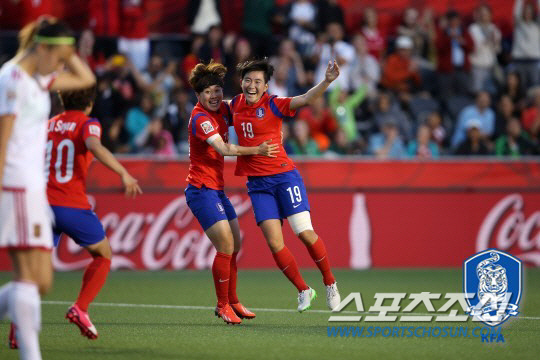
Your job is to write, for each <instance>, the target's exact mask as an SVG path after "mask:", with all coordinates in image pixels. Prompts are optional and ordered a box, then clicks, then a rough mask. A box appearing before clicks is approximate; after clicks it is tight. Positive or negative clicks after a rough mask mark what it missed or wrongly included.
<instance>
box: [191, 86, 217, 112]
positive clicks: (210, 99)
mask: <svg viewBox="0 0 540 360" xmlns="http://www.w3.org/2000/svg"><path fill="white" fill-rule="evenodd" d="M197 99H198V100H199V102H200V103H201V105H202V106H203V107H204V108H205V109H206V110H210V111H218V110H219V106H220V105H221V102H222V101H223V88H222V87H221V86H219V85H211V86H209V87H207V88H205V89H204V90H203V91H201V92H200V93H197Z"/></svg>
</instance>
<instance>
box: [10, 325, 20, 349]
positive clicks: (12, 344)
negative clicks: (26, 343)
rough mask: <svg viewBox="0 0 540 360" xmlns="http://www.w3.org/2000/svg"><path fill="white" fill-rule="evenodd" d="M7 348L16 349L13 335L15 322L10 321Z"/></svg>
mask: <svg viewBox="0 0 540 360" xmlns="http://www.w3.org/2000/svg"><path fill="white" fill-rule="evenodd" d="M9 348H10V349H18V348H19V345H18V344H17V337H16V336H15V324H14V323H11V329H10V330H9Z"/></svg>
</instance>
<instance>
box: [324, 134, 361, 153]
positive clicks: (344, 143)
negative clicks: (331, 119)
mask: <svg viewBox="0 0 540 360" xmlns="http://www.w3.org/2000/svg"><path fill="white" fill-rule="evenodd" d="M363 147H364V141H363V139H361V138H359V139H358V141H353V142H350V141H349V140H348V139H347V135H346V134H345V131H343V129H341V128H338V129H337V130H336V133H335V134H334V141H332V144H331V146H330V148H329V149H328V151H327V152H326V153H325V155H327V154H328V155H330V156H331V155H359V154H361V153H362V149H363Z"/></svg>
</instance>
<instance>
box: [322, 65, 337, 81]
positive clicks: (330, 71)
mask: <svg viewBox="0 0 540 360" xmlns="http://www.w3.org/2000/svg"><path fill="white" fill-rule="evenodd" d="M338 76H339V65H338V64H337V62H336V60H334V61H333V62H332V61H329V62H328V66H327V67H326V73H325V74H324V79H325V80H326V81H327V82H329V83H331V82H332V81H334V80H336V79H337V77H338Z"/></svg>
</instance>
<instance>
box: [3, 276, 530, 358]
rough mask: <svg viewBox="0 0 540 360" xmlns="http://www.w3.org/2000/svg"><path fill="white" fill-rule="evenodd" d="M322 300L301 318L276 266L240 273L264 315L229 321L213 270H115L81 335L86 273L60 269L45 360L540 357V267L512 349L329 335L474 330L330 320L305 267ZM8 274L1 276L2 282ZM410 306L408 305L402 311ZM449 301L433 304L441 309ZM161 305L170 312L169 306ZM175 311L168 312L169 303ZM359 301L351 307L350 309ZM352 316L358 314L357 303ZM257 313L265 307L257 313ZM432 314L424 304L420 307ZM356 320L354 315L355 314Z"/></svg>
mask: <svg viewBox="0 0 540 360" xmlns="http://www.w3.org/2000/svg"><path fill="white" fill-rule="evenodd" d="M302 273H303V274H304V275H305V278H306V281H307V282H308V284H310V285H311V286H312V287H314V288H315V289H316V290H317V292H318V295H319V297H318V298H317V299H316V300H315V302H314V305H313V310H315V311H307V312H305V313H303V314H299V313H297V312H296V311H295V309H296V305H297V304H296V291H295V289H294V288H293V286H292V285H291V284H289V282H288V281H287V280H286V279H285V277H284V276H283V275H282V274H281V273H280V272H279V271H277V270H270V271H241V272H240V274H239V289H238V293H239V295H240V300H241V301H242V303H243V304H244V305H246V306H247V307H248V308H250V309H255V312H256V313H257V318H256V319H254V320H251V321H249V320H245V321H244V323H243V324H242V325H239V326H231V325H226V324H225V323H224V322H223V321H222V320H221V319H218V318H216V317H215V316H214V313H213V310H212V308H213V306H215V298H214V292H213V283H212V279H211V274H210V272H208V271H202V272H194V271H180V272H113V273H111V274H110V276H109V279H108V281H107V284H106V285H105V288H104V289H103V291H102V293H101V294H100V295H99V296H98V297H97V299H96V300H95V304H94V305H92V306H91V307H90V315H91V317H92V320H93V322H94V324H95V325H96V327H97V328H98V331H99V338H98V339H97V340H95V341H90V340H87V339H86V338H83V337H82V336H81V335H80V333H79V330H78V328H77V327H76V326H75V325H72V324H69V323H68V322H67V320H65V319H64V314H65V312H66V310H67V308H68V306H69V304H70V303H71V302H72V301H73V300H74V299H75V298H76V296H77V293H78V290H79V286H80V280H81V276H82V274H81V273H80V272H74V273H57V274H56V278H55V284H54V290H53V291H52V292H51V294H50V295H48V296H47V297H46V298H45V299H43V300H44V304H43V305H42V317H43V325H42V331H41V337H40V339H41V349H42V354H43V358H44V359H77V360H84V359H92V360H95V359H129V360H135V359H353V358H354V359H355V358H363V359H462V358H480V357H482V358H483V357H487V358H489V359H538V356H539V355H538V354H540V342H539V341H538V339H539V336H540V286H539V285H538V284H540V269H527V270H526V272H525V291H524V295H523V297H522V300H521V304H520V312H521V313H520V317H518V318H517V319H512V320H509V321H508V322H507V323H506V324H504V325H503V328H502V334H503V336H504V338H505V342H504V343H491V344H487V343H482V342H481V339H480V338H475V337H467V338H464V337H459V338H458V337H456V338H451V337H446V338H440V337H438V338H435V337H423V338H417V337H382V336H381V335H379V336H377V337H369V338H366V337H356V338H355V337H329V336H328V332H327V327H328V326H364V327H367V326H381V327H384V326H415V327H416V326H426V327H428V326H431V327H434V326H441V327H442V326H467V327H468V328H469V331H472V328H474V327H476V326H482V325H481V324H477V323H472V322H470V321H469V322H467V323H458V324H451V323H435V322H431V323H399V322H398V323H366V322H364V321H362V322H360V323H329V322H328V317H329V316H330V315H331V314H330V312H327V311H326V310H327V309H326V304H325V291H324V287H323V285H322V282H321V277H320V274H319V273H318V271H315V270H309V271H307V270H304V271H302ZM335 274H336V277H337V279H338V285H339V288H340V292H341V295H342V298H344V297H345V296H346V295H347V294H349V293H350V292H361V293H362V298H363V302H364V306H365V309H366V310H368V309H369V307H370V306H371V305H373V303H374V297H373V295H374V294H375V293H376V292H407V293H411V292H422V291H429V292H441V293H446V292H461V289H462V277H461V270H460V269H437V270H432V269H429V270H403V269H395V270H369V271H350V270H337V271H336V272H335ZM9 277H10V274H7V273H0V283H5V282H6V281H8V280H9ZM407 303H408V301H406V300H404V301H403V302H402V307H401V309H403V308H404V307H405V305H406V304H407ZM443 303H444V300H443V301H439V302H434V305H435V308H436V309H437V308H439V307H440V306H441V305H442V304H443ZM162 305H163V306H162ZM167 305H168V306H167ZM351 305H352V304H351ZM351 305H350V306H348V307H347V310H349V311H351V310H355V308H354V306H351ZM257 309H258V310H257ZM416 311H417V312H418V313H426V309H425V308H424V307H423V306H419V307H418V308H417V310H416ZM347 315H351V314H349V313H348V314H347ZM8 331H9V324H8V322H7V321H6V320H4V321H3V322H2V323H0V359H5V360H8V359H18V353H17V351H14V350H9V349H8V347H7V336H8Z"/></svg>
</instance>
